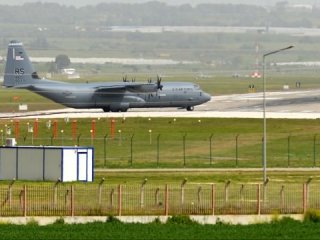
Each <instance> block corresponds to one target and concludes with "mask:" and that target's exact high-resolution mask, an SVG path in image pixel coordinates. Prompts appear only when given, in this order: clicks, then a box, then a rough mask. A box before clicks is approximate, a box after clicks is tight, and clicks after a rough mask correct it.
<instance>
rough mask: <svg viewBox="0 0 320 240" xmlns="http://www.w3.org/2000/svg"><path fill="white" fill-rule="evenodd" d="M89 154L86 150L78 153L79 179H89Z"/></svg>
mask: <svg viewBox="0 0 320 240" xmlns="http://www.w3.org/2000/svg"><path fill="white" fill-rule="evenodd" d="M87 171H88V154H87V153H86V152H79V153H78V181H87V179H88V178H87Z"/></svg>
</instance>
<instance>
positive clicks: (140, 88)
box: [95, 83, 158, 94]
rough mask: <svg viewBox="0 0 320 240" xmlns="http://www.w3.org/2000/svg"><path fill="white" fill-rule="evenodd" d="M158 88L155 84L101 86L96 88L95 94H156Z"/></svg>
mask: <svg viewBox="0 0 320 240" xmlns="http://www.w3.org/2000/svg"><path fill="white" fill-rule="evenodd" d="M157 90H158V87H157V85H156V84H154V83H127V84H123V85H112V86H100V87H96V90H95V93H97V94H106V93H124V92H125V91H128V92H135V93H138V92H143V93H145V92H156V91H157Z"/></svg>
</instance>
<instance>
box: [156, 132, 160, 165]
mask: <svg viewBox="0 0 320 240" xmlns="http://www.w3.org/2000/svg"><path fill="white" fill-rule="evenodd" d="M159 161H160V134H158V136H157V167H159Z"/></svg>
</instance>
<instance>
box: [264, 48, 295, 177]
mask: <svg viewBox="0 0 320 240" xmlns="http://www.w3.org/2000/svg"><path fill="white" fill-rule="evenodd" d="M293 47H294V46H288V47H285V48H281V49H278V50H275V51H271V52H267V53H265V54H263V58H262V66H263V70H262V71H263V73H262V76H263V182H266V181H267V119H266V57H267V56H269V55H272V54H276V53H279V52H282V51H285V50H288V49H291V48H293Z"/></svg>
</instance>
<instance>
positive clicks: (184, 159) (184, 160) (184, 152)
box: [182, 133, 187, 167]
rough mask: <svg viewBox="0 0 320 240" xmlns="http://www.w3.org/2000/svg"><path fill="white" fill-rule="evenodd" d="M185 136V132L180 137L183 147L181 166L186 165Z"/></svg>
mask: <svg viewBox="0 0 320 240" xmlns="http://www.w3.org/2000/svg"><path fill="white" fill-rule="evenodd" d="M186 137H187V134H186V133H185V134H184V135H183V137H182V147H183V167H185V166H186Z"/></svg>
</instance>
